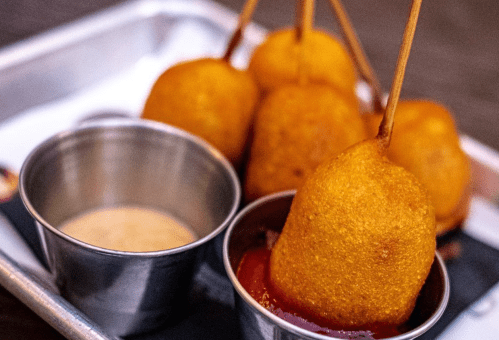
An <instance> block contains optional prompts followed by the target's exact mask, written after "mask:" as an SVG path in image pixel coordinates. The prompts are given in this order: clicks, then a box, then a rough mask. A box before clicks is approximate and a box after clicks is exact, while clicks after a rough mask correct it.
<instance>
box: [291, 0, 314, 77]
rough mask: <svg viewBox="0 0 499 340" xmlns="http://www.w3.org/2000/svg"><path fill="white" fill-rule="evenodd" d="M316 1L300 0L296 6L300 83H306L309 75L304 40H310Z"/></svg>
mask: <svg viewBox="0 0 499 340" xmlns="http://www.w3.org/2000/svg"><path fill="white" fill-rule="evenodd" d="M314 1H315V0H298V2H297V4H298V6H297V8H296V41H297V42H298V43H299V44H300V45H299V55H298V83H299V84H301V85H304V84H306V83H307V80H308V75H307V72H306V71H307V70H306V67H305V52H306V51H305V50H306V49H307V47H306V46H305V43H303V42H304V41H306V40H308V38H307V36H308V35H309V33H310V32H311V31H312V26H313V23H314Z"/></svg>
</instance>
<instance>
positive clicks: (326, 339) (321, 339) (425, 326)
mask: <svg viewBox="0 0 499 340" xmlns="http://www.w3.org/2000/svg"><path fill="white" fill-rule="evenodd" d="M295 194H296V190H286V191H281V192H277V193H273V194H269V195H266V196H263V197H260V198H258V199H257V200H255V201H253V202H251V203H250V204H248V205H247V206H246V207H245V208H244V209H242V210H241V211H239V213H238V214H237V215H236V216H235V217H234V219H233V220H232V222H231V224H230V225H229V227H228V228H227V231H226V233H225V237H224V242H223V262H224V267H225V271H226V273H227V276H228V277H229V280H230V281H231V283H232V286H233V287H234V290H235V291H236V293H237V294H239V296H240V297H241V298H242V299H243V300H245V302H246V303H247V305H248V306H250V307H251V308H252V309H253V310H255V311H256V312H258V313H259V314H260V315H262V316H263V317H265V318H266V319H267V320H270V321H271V322H272V323H274V324H277V325H278V326H279V327H281V328H284V329H287V330H288V331H290V332H292V333H294V334H296V335H299V336H306V337H309V338H310V339H315V340H341V339H340V338H335V337H331V336H328V335H322V334H317V333H314V332H311V331H308V330H306V329H303V328H301V327H298V326H296V325H293V324H292V323H289V322H287V321H285V320H283V319H281V318H280V317H278V316H277V315H275V314H273V313H271V312H270V311H268V310H267V309H266V308H264V307H263V306H262V305H260V304H259V303H258V301H256V300H255V299H253V297H252V296H251V295H250V294H249V293H248V292H247V291H246V289H244V287H243V286H242V285H241V284H240V283H239V280H238V279H237V276H236V274H235V273H234V271H233V269H232V266H231V264H230V260H229V243H230V239H231V236H232V232H233V230H234V229H235V227H236V225H237V224H238V223H239V221H240V220H241V219H243V218H244V216H245V215H246V214H247V213H249V212H250V211H252V210H254V209H255V208H257V207H259V206H260V205H263V204H266V203H269V202H271V201H275V200H278V199H281V198H287V197H290V196H294V195H295ZM434 259H435V260H436V262H437V265H438V267H439V270H440V271H441V272H442V276H443V279H444V282H443V289H444V292H443V296H442V299H441V300H440V302H439V304H438V306H437V308H436V310H435V312H434V313H433V314H432V315H431V316H430V317H429V318H428V319H427V320H426V321H425V322H424V323H422V324H421V325H419V326H418V327H416V328H414V329H412V330H410V331H408V332H406V333H403V334H399V335H396V336H393V337H389V338H382V339H380V340H409V339H414V338H415V337H417V336H420V335H422V334H424V333H425V332H426V331H427V330H429V329H430V328H431V327H432V326H433V325H434V324H435V323H436V322H437V321H438V320H439V319H440V317H441V316H442V314H443V313H444V311H445V308H446V307H447V304H448V302H449V297H450V280H449V275H448V272H447V268H446V266H445V263H444V261H443V259H442V257H441V256H440V254H439V253H438V251H435V257H434Z"/></svg>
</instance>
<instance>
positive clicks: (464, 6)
mask: <svg viewBox="0 0 499 340" xmlns="http://www.w3.org/2000/svg"><path fill="white" fill-rule="evenodd" d="M166 1H167V0H166ZM186 1H188V0H186ZM217 1H218V2H219V3H221V4H223V5H225V6H227V7H228V8H230V9H233V10H234V11H240V9H241V8H242V5H243V2H244V0H217ZM120 2H122V0H79V1H73V0H17V1H3V2H2V5H1V6H0V48H1V47H3V46H6V45H9V44H13V43H15V42H17V41H20V40H22V39H25V38H28V37H30V36H33V35H35V34H37V33H39V32H43V31H45V30H48V29H50V28H53V27H57V26H58V25H61V24H63V23H67V22H70V21H72V20H76V19H78V18H80V17H82V16H85V15H88V14H91V13H93V12H95V11H98V10H100V9H102V8H106V7H109V6H112V5H114V4H117V3H120ZM344 2H345V7H346V9H347V11H348V13H349V15H350V17H351V19H352V21H353V24H354V26H355V27H356V30H357V33H358V35H359V37H360V39H361V41H362V43H363V45H364V48H365V51H366V53H367V54H368V57H369V58H370V61H371V63H372V65H373V67H374V68H375V70H376V71H377V73H378V77H379V79H380V81H381V83H382V85H383V87H384V88H385V89H388V88H389V86H390V83H391V79H392V76H393V70H394V66H395V61H396V59H397V54H398V49H399V46H400V41H401V37H402V32H403V28H404V24H405V20H406V16H407V12H408V8H409V3H410V1H393V0H377V1H375V0H349V1H344ZM294 11H295V1H289V0H288V1H285V0H261V1H260V3H259V5H258V7H257V9H256V13H255V15H254V20H255V21H256V22H258V23H259V24H261V25H263V26H264V27H267V28H269V29H275V28H279V27H282V26H286V25H292V24H293V22H294ZM498 18H499V2H497V1H496V0H481V1H473V0H455V1H452V2H448V1H444V0H433V1H423V7H422V10H421V14H420V19H419V24H418V28H417V31H416V36H415V39H414V44H413V49H412V53H411V57H410V59H409V64H408V68H407V72H406V76H405V82H404V87H403V91H402V96H403V97H407V98H408V97H417V98H429V99H433V100H437V101H440V102H442V103H444V104H445V105H447V106H448V107H449V108H450V109H451V110H452V111H453V112H454V114H455V117H456V121H457V124H458V126H459V128H460V130H461V132H462V133H464V134H467V135H470V136H472V137H473V138H475V139H477V140H479V141H481V142H482V143H484V144H487V145H489V146H491V147H492V148H494V149H496V150H499V133H498V131H497V130H498V128H499V20H498ZM315 20H316V21H315V24H316V26H319V27H324V28H326V29H330V30H333V31H337V25H336V22H335V19H334V17H333V15H332V11H331V8H330V6H329V4H328V2H327V0H317V1H316V18H315ZM61 338H62V337H61V336H60V335H59V334H58V333H57V332H56V331H54V330H53V329H52V328H51V327H50V326H48V325H47V324H45V323H44V322H43V321H42V320H41V319H40V318H38V317H37V316H36V315H35V314H34V313H32V312H31V311H30V310H29V309H27V308H26V307H25V306H24V305H22V304H21V303H20V302H19V301H18V300H17V299H15V298H14V297H13V296H12V295H10V294H9V293H8V292H7V291H5V290H4V289H3V288H0V339H61Z"/></svg>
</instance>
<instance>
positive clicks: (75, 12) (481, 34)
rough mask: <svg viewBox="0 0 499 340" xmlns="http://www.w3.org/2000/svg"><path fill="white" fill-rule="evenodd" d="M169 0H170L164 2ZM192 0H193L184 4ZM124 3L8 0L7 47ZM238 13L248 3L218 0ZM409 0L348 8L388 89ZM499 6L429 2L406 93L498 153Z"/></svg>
mask: <svg viewBox="0 0 499 340" xmlns="http://www.w3.org/2000/svg"><path fill="white" fill-rule="evenodd" d="M165 1H168V0H165ZM185 1H190V0H185ZM121 2H124V1H123V0H81V1H73V0H18V1H14V0H3V1H2V5H1V6H0V47H2V46H6V45H9V44H13V43H15V42H16V41H19V40H22V39H26V38H28V37H31V36H33V35H36V34H37V33H39V32H43V31H46V30H48V29H51V28H54V27H57V26H59V25H61V24H64V23H68V22H71V21H73V20H77V19H78V18H80V17H82V16H85V15H89V14H91V13H93V12H96V11H99V10H101V9H103V8H106V7H110V6H113V5H116V4H119V3H121ZM217 2H219V3H221V4H222V5H224V6H226V7H228V8H230V9H232V10H233V11H235V12H239V11H240V10H241V8H242V7H243V4H244V0H217ZM409 4H410V1H409V0H407V1H400V0H399V1H395V0H377V1H374V0H348V1H344V5H345V7H346V9H347V11H348V13H349V15H350V17H351V19H352V22H353V24H354V26H355V28H356V30H357V33H358V35H359V37H360V39H361V41H362V43H363V45H364V48H365V51H366V53H367V55H368V57H369V58H370V61H371V63H372V65H373V67H374V68H375V70H376V71H377V73H378V77H379V79H380V81H381V83H382V85H383V86H384V88H385V89H388V88H389V87H390V83H391V79H392V76H393V70H394V67H395V62H396V59H397V54H398V49H399V46H400V41H401V37H402V32H403V28H404V24H405V20H406V17H407V13H408V8H409ZM295 7H296V3H295V1H294V0H260V2H259V4H258V7H257V9H256V12H255V15H254V21H255V22H257V23H259V24H260V25H262V26H264V27H266V28H268V29H275V28H279V27H282V26H285V25H292V24H293V22H294V12H295ZM315 13H316V26H319V27H323V28H326V29H329V30H333V31H337V26H336V22H335V19H334V16H333V14H332V10H331V7H330V5H329V2H328V1H327V0H317V1H316V11H315ZM498 19H499V3H498V2H497V1H495V0H481V1H472V0H455V1H452V2H450V3H449V2H448V1H444V0H432V1H423V6H422V9H421V14H420V19H419V24H418V28H417V31H416V36H415V40H414V44H413V50H412V53H411V57H410V59H409V65H408V68H407V73H406V77H405V82H404V87H403V93H402V96H404V97H425V98H431V99H433V100H437V101H440V102H442V103H444V104H445V105H447V106H448V107H449V108H450V109H451V110H452V111H453V112H454V114H455V116H456V120H457V122H458V126H459V127H460V129H461V131H462V132H463V133H465V134H468V135H470V136H472V137H474V138H475V139H478V140H479V141H481V142H483V143H485V144H487V145H489V146H492V147H493V148H495V149H496V150H499V133H498V132H497V129H498V128H499V20H498Z"/></svg>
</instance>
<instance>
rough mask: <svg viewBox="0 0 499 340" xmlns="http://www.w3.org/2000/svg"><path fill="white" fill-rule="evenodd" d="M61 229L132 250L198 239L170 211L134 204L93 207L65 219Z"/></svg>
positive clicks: (97, 242)
mask: <svg viewBox="0 0 499 340" xmlns="http://www.w3.org/2000/svg"><path fill="white" fill-rule="evenodd" d="M59 230H60V231H62V232H63V233H65V234H67V235H69V236H71V237H74V238H75V239H77V240H80V241H83V242H85V243H88V244H91V245H94V246H97V247H101V248H106V249H112V250H120V251H132V252H143V251H156V250H164V249H170V248H176V247H180V246H183V245H186V244H187V243H191V242H193V241H196V240H197V239H198V237H197V236H196V234H195V233H194V232H193V231H192V230H190V229H189V228H187V227H186V226H183V225H182V224H180V223H178V222H177V221H175V220H174V219H173V218H171V217H169V216H168V215H167V214H165V213H162V212H159V211H156V210H152V209H147V208H142V207H133V206H132V207H129V206H127V207H112V208H102V209H96V210H92V211H89V212H86V213H83V214H81V215H78V216H76V217H75V218H72V219H70V220H68V221H66V222H65V223H63V224H62V225H61V226H60V228H59Z"/></svg>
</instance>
